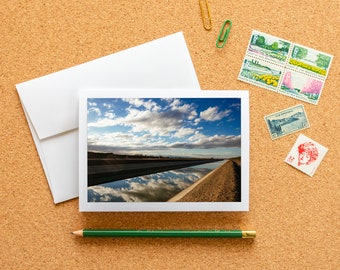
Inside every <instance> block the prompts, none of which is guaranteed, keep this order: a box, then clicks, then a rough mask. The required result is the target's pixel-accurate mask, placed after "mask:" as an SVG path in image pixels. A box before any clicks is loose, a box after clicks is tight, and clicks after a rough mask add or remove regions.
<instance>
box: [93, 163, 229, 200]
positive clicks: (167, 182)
mask: <svg viewBox="0 0 340 270" xmlns="http://www.w3.org/2000/svg"><path fill="white" fill-rule="evenodd" d="M224 162H225V161H224V160H223V161H219V162H214V163H207V164H203V165H199V166H193V167H188V168H182V169H177V170H171V171H165V172H160V173H155V174H149V175H144V176H138V177H133V178H129V179H125V180H121V181H115V182H111V183H106V184H103V185H98V186H91V187H89V188H88V201H89V202H166V201H168V200H169V199H171V198H172V197H174V196H175V195H176V194H178V193H179V192H181V191H182V190H184V189H186V188H187V187H189V186H190V185H192V184H194V183H195V182H196V181H198V180H199V179H201V178H202V177H203V176H205V175H206V174H208V173H209V172H210V171H212V170H214V169H215V168H217V167H219V166H221V165H222V164H223V163H224Z"/></svg>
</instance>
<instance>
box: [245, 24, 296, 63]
mask: <svg viewBox="0 0 340 270" xmlns="http://www.w3.org/2000/svg"><path fill="white" fill-rule="evenodd" d="M290 48H291V42H289V41H287V40H284V39H281V38H278V37H274V36H271V35H269V34H266V33H262V32H259V31H256V30H254V31H253V32H252V35H251V38H250V41H249V45H248V48H247V53H249V54H253V55H256V56H258V57H264V58H265V59H271V60H272V61H274V62H278V63H285V62H286V61H287V58H288V54H289V50H290Z"/></svg>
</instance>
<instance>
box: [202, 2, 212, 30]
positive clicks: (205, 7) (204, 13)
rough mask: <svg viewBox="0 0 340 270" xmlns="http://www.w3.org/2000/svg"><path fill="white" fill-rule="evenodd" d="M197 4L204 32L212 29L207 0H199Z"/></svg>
mask: <svg viewBox="0 0 340 270" xmlns="http://www.w3.org/2000/svg"><path fill="white" fill-rule="evenodd" d="M199 3H200V8H201V15H202V20H203V27H204V28H205V30H210V29H211V28H212V24H211V17H210V9H209V5H208V0H199Z"/></svg>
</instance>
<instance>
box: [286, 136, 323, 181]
mask: <svg viewBox="0 0 340 270" xmlns="http://www.w3.org/2000/svg"><path fill="white" fill-rule="evenodd" d="M327 151H328V149H327V148H326V147H324V146H322V145H321V144H319V143H317V142H315V141H313V140H312V139H310V138H308V137H306V136H304V135H302V134H300V135H299V137H298V138H297V140H296V142H295V144H294V146H293V148H292V149H291V150H290V152H289V154H288V155H287V157H286V159H285V162H287V163H288V164H290V165H291V166H293V167H295V168H296V169H298V170H300V171H302V172H303V173H305V174H308V175H309V176H313V175H314V173H315V171H316V169H317V168H318V166H319V165H320V163H321V161H322V159H323V158H324V156H325V155H326V153H327Z"/></svg>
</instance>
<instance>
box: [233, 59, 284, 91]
mask: <svg viewBox="0 0 340 270" xmlns="http://www.w3.org/2000/svg"><path fill="white" fill-rule="evenodd" d="M282 73H283V70H282V68H281V67H280V66H277V65H274V64H271V63H269V62H266V61H263V60H260V59H256V58H254V57H250V56H249V57H246V58H245V59H244V61H243V65H242V67H241V71H240V74H239V77H238V78H239V80H241V81H245V82H248V83H251V84H255V85H257V86H260V87H263V88H266V89H269V90H273V91H277V89H278V85H279V81H280V78H281V75H282Z"/></svg>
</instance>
